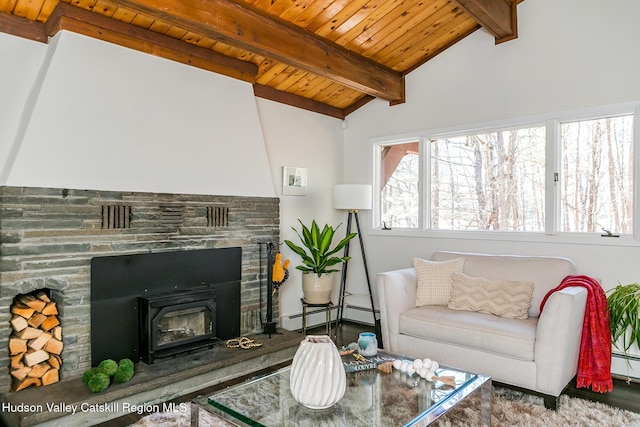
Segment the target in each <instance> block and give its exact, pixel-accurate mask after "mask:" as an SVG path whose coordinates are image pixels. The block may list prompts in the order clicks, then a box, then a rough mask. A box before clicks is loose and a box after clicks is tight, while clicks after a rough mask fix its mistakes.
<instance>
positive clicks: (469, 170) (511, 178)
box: [430, 127, 545, 231]
mask: <svg viewBox="0 0 640 427" xmlns="http://www.w3.org/2000/svg"><path fill="white" fill-rule="evenodd" d="M430 146H431V156H430V157H431V192H430V193H431V228H432V229H434V230H506V231H543V230H544V197H545V194H544V184H545V179H544V177H545V129H544V127H529V128H522V129H510V130H501V131H494V132H486V133H476V134H470V135H463V136H457V137H452V138H435V139H432V140H431V144H430Z"/></svg>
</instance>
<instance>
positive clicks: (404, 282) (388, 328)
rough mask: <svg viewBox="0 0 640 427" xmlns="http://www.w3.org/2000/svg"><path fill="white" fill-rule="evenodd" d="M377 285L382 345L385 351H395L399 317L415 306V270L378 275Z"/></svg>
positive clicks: (398, 331) (407, 269)
mask: <svg viewBox="0 0 640 427" xmlns="http://www.w3.org/2000/svg"><path fill="white" fill-rule="evenodd" d="M377 283H378V299H379V302H380V324H381V327H382V343H383V345H384V349H385V350H389V351H392V352H393V351H397V348H398V334H399V333H400V315H401V314H402V313H404V312H405V311H407V310H408V309H410V308H413V307H415V306H416V288H417V279H416V270H415V269H414V268H405V269H403V270H394V271H387V272H384V273H378V280H377Z"/></svg>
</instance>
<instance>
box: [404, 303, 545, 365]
mask: <svg viewBox="0 0 640 427" xmlns="http://www.w3.org/2000/svg"><path fill="white" fill-rule="evenodd" d="M537 324H538V319H537V318H535V317H530V318H527V319H525V320H521V319H503V318H501V317H498V316H494V315H493V314H486V313H478V312H472V311H456V310H451V309H449V308H447V307H442V306H432V305H428V306H423V307H416V308H412V309H409V310H407V311H405V312H404V313H403V314H401V315H400V327H399V332H400V334H406V335H410V336H413V337H416V338H422V339H428V340H432V341H439V342H443V343H450V344H454V345H458V346H461V347H466V348H473V349H478V350H481V351H485V352H487V353H491V354H499V355H502V356H507V357H513V358H516V359H520V360H525V361H532V360H534V344H535V336H536V327H537ZM427 356H428V355H425V357H427ZM444 362H446V361H443V363H444Z"/></svg>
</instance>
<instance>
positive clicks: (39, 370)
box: [27, 362, 51, 378]
mask: <svg viewBox="0 0 640 427" xmlns="http://www.w3.org/2000/svg"><path fill="white" fill-rule="evenodd" d="M49 369H51V365H49V364H48V363H47V362H42V363H38V364H37V365H34V366H33V367H32V368H31V370H30V371H29V373H28V374H27V376H28V377H32V378H42V376H43V375H44V374H45V372H47V371H48V370H49Z"/></svg>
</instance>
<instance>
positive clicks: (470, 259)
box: [431, 251, 576, 317]
mask: <svg viewBox="0 0 640 427" xmlns="http://www.w3.org/2000/svg"><path fill="white" fill-rule="evenodd" d="M455 258H464V259H465V261H464V270H463V272H464V273H465V274H468V275H469V276H475V277H486V278H488V279H499V280H523V281H527V282H533V283H534V285H535V287H534V289H533V298H532V300H531V307H530V308H529V317H538V316H540V303H541V302H542V298H544V296H545V295H546V294H547V292H549V291H550V290H551V289H553V288H555V287H556V286H558V285H559V284H560V282H562V279H564V278H565V277H567V276H568V275H571V274H575V272H576V266H575V264H574V263H573V261H571V260H569V259H567V258H560V257H541V256H521V255H488V254H474V253H467V252H445V251H440V252H434V253H433V256H432V258H431V259H433V260H434V261H446V260H450V259H455Z"/></svg>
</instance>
